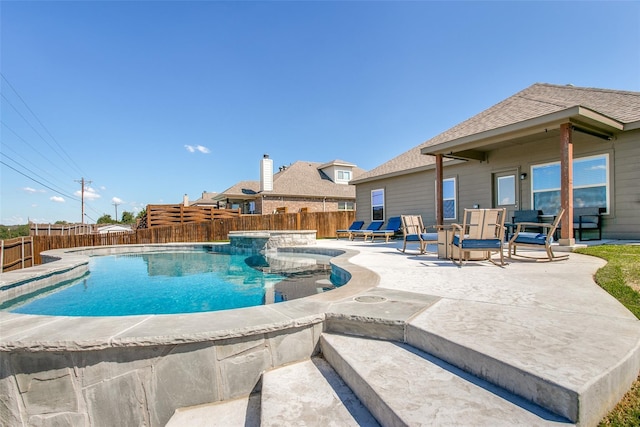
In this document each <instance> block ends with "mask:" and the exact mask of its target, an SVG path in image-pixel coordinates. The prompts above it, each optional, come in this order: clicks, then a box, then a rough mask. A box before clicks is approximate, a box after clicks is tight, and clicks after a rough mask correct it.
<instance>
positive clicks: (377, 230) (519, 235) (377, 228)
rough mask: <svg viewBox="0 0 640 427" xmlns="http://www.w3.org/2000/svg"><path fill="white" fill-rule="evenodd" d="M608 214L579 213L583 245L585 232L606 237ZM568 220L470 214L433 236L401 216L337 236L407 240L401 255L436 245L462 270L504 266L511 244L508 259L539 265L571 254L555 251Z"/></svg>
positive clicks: (414, 219)
mask: <svg viewBox="0 0 640 427" xmlns="http://www.w3.org/2000/svg"><path fill="white" fill-rule="evenodd" d="M603 213H604V209H603V208H575V209H574V219H573V222H574V230H575V231H576V233H577V234H578V236H579V238H580V240H583V232H585V231H597V232H598V239H601V238H602V220H601V217H602V214H603ZM563 215H564V210H563V209H561V210H560V212H558V213H557V214H556V215H553V216H552V217H551V218H550V219H551V222H543V221H542V220H541V219H546V217H545V216H544V215H543V214H542V211H539V210H525V211H516V212H515V214H514V216H513V217H512V222H510V223H505V217H506V209H465V210H464V216H463V222H462V224H457V223H454V224H450V225H441V226H435V227H436V229H437V230H436V232H432V233H428V232H427V231H426V227H425V226H424V224H423V222H422V217H421V216H420V215H401V216H399V217H392V218H389V220H388V221H387V224H386V226H385V227H383V225H384V221H372V222H371V223H370V224H369V225H368V226H367V227H365V228H364V229H363V228H362V227H364V221H354V222H353V223H352V224H351V226H350V227H349V228H348V229H345V230H337V231H336V236H337V238H339V237H340V236H346V237H348V238H349V240H354V239H356V238H363V241H367V240H368V239H370V240H371V242H374V241H375V240H376V239H377V238H378V239H382V238H384V240H385V242H389V239H391V238H393V237H400V236H402V239H403V245H402V249H399V250H400V251H401V252H406V250H407V245H408V244H416V243H417V244H418V250H419V253H420V254H423V253H425V252H426V251H427V245H428V244H437V245H438V257H439V258H449V259H451V260H452V261H453V262H454V263H456V264H458V265H460V266H461V265H462V264H463V263H464V261H467V260H489V261H491V262H492V263H494V264H496V265H499V266H504V265H505V261H504V253H503V251H504V246H505V244H508V248H507V250H508V252H507V253H508V256H509V258H512V256H513V255H516V256H520V257H524V258H532V259H535V260H538V261H557V260H562V259H566V258H567V257H568V255H556V254H554V253H553V249H552V247H553V244H554V242H555V237H556V232H557V231H558V230H559V229H560V221H561V220H562V217H563ZM589 240H592V239H589ZM523 247H524V248H537V249H544V250H545V252H546V257H534V256H530V255H524V254H522V253H520V254H518V253H517V250H518V248H523ZM492 254H498V255H499V260H494V259H493V258H492Z"/></svg>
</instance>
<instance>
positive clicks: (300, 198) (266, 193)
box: [214, 155, 364, 214]
mask: <svg viewBox="0 0 640 427" xmlns="http://www.w3.org/2000/svg"><path fill="white" fill-rule="evenodd" d="M363 173H364V170H362V169H360V168H358V167H357V166H356V165H354V164H352V163H349V162H344V161H342V160H334V161H331V162H329V163H324V164H322V163H314V162H304V161H297V162H295V163H293V164H291V165H289V166H282V167H280V168H278V172H276V173H275V174H274V173H273V160H272V159H270V158H269V156H267V155H265V156H264V158H263V159H262V160H261V161H260V181H241V182H239V183H237V184H235V185H234V186H232V187H230V188H228V189H226V190H225V191H223V192H221V193H219V194H217V195H216V196H215V197H214V199H215V200H217V201H219V202H220V203H221V207H226V208H227V209H237V208H240V209H241V211H242V213H245V214H271V213H275V212H289V213H291V212H302V211H306V212H330V211H339V210H354V209H355V198H356V190H355V186H353V185H351V184H350V183H349V182H350V181H351V180H352V179H354V178H356V177H358V176H360V175H362V174H363Z"/></svg>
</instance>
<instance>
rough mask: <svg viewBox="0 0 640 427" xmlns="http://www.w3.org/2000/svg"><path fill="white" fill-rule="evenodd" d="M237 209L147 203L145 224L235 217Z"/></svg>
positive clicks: (154, 225)
mask: <svg viewBox="0 0 640 427" xmlns="http://www.w3.org/2000/svg"><path fill="white" fill-rule="evenodd" d="M239 216H240V210H239V209H218V208H214V207H208V206H184V205H147V217H146V226H147V227H148V228H151V227H159V226H163V225H175V224H186V223H192V222H207V221H213V220H216V219H227V218H237V217H239Z"/></svg>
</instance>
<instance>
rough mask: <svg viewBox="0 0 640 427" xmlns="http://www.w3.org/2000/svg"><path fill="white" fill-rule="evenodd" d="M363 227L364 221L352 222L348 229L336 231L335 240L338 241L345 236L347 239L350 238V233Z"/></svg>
mask: <svg viewBox="0 0 640 427" xmlns="http://www.w3.org/2000/svg"><path fill="white" fill-rule="evenodd" d="M363 225H364V221H353V222H352V223H351V225H350V226H349V228H347V229H346V230H336V239H339V238H340V236H344V235H346V236H347V237H348V238H351V233H352V232H353V231H356V230H360V229H361V228H362V226H363Z"/></svg>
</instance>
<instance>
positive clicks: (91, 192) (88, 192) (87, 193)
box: [73, 187, 102, 200]
mask: <svg viewBox="0 0 640 427" xmlns="http://www.w3.org/2000/svg"><path fill="white" fill-rule="evenodd" d="M73 194H74V195H75V196H76V197H82V192H81V191H80V190H78V191H76V192H75V193H73ZM100 197H102V196H100V195H99V194H98V193H97V192H96V190H95V189H94V188H91V187H86V188H85V189H84V199H85V200H96V199H99V198H100Z"/></svg>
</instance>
